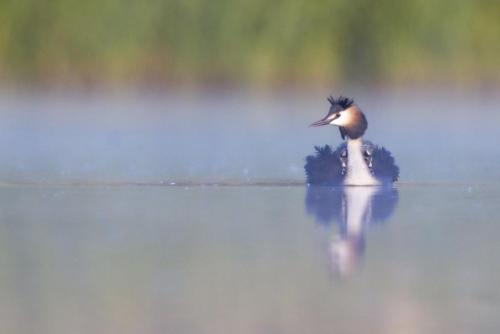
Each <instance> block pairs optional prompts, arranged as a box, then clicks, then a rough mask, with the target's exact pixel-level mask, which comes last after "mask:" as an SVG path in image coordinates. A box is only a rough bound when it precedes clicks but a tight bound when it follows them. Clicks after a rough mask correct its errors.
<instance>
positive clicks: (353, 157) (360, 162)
mask: <svg viewBox="0 0 500 334" xmlns="http://www.w3.org/2000/svg"><path fill="white" fill-rule="evenodd" d="M344 184H345V185H349V186H374V185H379V184H380V182H379V181H378V180H377V179H375V177H373V175H372V174H371V173H370V170H369V169H368V166H367V165H366V162H365V159H364V157H363V139H362V138H361V137H360V138H358V139H347V174H346V177H345V179H344Z"/></svg>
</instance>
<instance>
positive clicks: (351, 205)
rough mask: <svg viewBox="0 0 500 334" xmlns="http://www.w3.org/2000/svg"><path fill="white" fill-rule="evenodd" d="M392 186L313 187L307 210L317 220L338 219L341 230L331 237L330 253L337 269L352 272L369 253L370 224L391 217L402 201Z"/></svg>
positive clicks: (323, 222) (308, 194) (309, 190)
mask: <svg viewBox="0 0 500 334" xmlns="http://www.w3.org/2000/svg"><path fill="white" fill-rule="evenodd" d="M398 200H399V196H398V191H397V190H396V189H394V188H392V187H342V188H338V187H337V188H335V187H322V186H313V185H311V186H309V187H308V188H307V195H306V211H307V213H309V214H311V215H313V216H314V217H315V220H316V222H317V223H319V224H321V225H326V226H328V225H330V224H331V223H332V222H334V221H336V222H337V223H338V224H339V228H338V232H336V233H335V234H334V235H333V237H330V238H331V240H330V241H329V245H328V254H329V258H330V263H331V265H332V269H333V271H334V272H336V273H338V274H340V275H341V276H345V275H348V274H349V273H351V272H352V271H353V269H354V268H355V267H356V264H357V262H358V261H359V259H360V258H361V257H362V255H363V253H364V252H365V231H366V229H367V227H368V226H369V225H372V224H374V223H378V222H383V221H385V220H387V219H388V218H389V217H390V216H391V215H392V213H393V212H394V209H395V208H396V205H397V203H398Z"/></svg>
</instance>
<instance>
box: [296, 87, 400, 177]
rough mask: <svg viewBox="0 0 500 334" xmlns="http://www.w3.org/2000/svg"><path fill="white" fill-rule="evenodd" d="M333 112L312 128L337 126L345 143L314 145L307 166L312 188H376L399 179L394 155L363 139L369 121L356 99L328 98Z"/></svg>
mask: <svg viewBox="0 0 500 334" xmlns="http://www.w3.org/2000/svg"><path fill="white" fill-rule="evenodd" d="M327 101H328V102H329V103H330V109H329V111H328V113H327V114H326V116H325V117H323V118H322V119H320V120H319V121H316V122H314V123H312V124H311V125H310V126H311V127H319V126H324V125H335V126H337V127H338V128H339V131H340V137H341V138H342V140H343V142H342V143H341V144H340V145H339V146H338V147H337V148H336V149H332V147H331V146H330V145H325V146H315V147H314V149H315V153H314V154H312V155H309V156H307V157H306V164H305V166H304V169H305V172H306V177H307V184H309V185H333V186H337V185H344V186H376V185H392V183H393V182H395V181H397V180H398V178H399V167H398V166H397V165H396V163H395V161H394V157H393V156H392V154H391V152H389V151H388V150H387V149H385V148H384V147H382V146H378V145H375V144H373V143H372V142H370V141H368V140H364V139H363V135H364V134H365V132H366V129H367V128H368V121H367V119H366V116H365V114H364V113H363V111H361V109H360V107H359V106H358V105H357V104H355V103H354V100H353V99H351V98H348V97H344V96H339V97H337V98H334V97H333V96H330V97H328V98H327Z"/></svg>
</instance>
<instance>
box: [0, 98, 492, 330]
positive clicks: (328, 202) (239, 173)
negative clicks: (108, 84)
mask: <svg viewBox="0 0 500 334" xmlns="http://www.w3.org/2000/svg"><path fill="white" fill-rule="evenodd" d="M325 94H326V93H325ZM325 94H321V95H320V94H319V93H318V94H315V95H312V94H311V95H299V94H292V93H287V94H285V93H282V92H278V93H275V94H272V95H261V94H253V95H250V94H242V93H232V94H229V93H223V94H219V93H218V94H194V93H193V94H188V93H182V94H180V93H178V94H166V95H164V96H159V95H156V94H152V95H147V94H146V95H144V94H143V95H139V94H135V95H134V94H129V95H110V96H105V97H103V96H97V95H93V94H90V95H81V94H69V95H68V94H65V95H63V96H60V95H58V94H54V93H43V94H41V93H39V94H19V93H15V94H14V93H11V92H10V93H4V95H3V99H2V102H1V103H0V111H1V113H0V118H1V122H0V127H1V131H0V145H1V150H2V152H3V161H2V164H1V166H0V177H1V178H0V179H1V180H2V181H3V185H2V186H0V197H1V201H0V214H1V215H2V216H1V217H2V220H1V223H0V229H1V233H0V238H1V239H0V249H1V251H0V296H2V297H3V298H1V301H0V311H1V312H0V332H2V333H37V334H38V333H42V334H44V333H47V334H48V333H50V334H53V333H308V332H314V333H332V332H334V333H360V332H371V333H449V332H453V333H497V332H498V331H499V330H500V320H499V318H498V314H500V289H499V288H498V287H499V286H500V261H499V258H498V254H500V243H498V235H499V234H500V224H499V223H498V219H497V212H498V208H499V206H500V186H499V182H498V180H499V177H500V169H499V168H498V165H499V163H500V153H499V150H498V147H497V144H498V142H499V139H500V133H499V132H498V131H495V129H496V128H497V125H496V124H498V121H499V120H500V116H498V115H497V114H496V113H495V111H496V109H498V107H499V106H500V101H499V100H498V98H497V99H496V100H495V98H494V96H491V95H488V94H485V93H483V94H469V95H466V94H462V93H449V92H448V93H446V94H444V93H441V94H437V93H432V94H431V93H419V94H418V95H414V94H410V93H404V92H394V93H393V94H391V93H387V94H385V95H380V94H376V93H373V92H371V93H366V92H356V95H360V99H359V103H360V105H361V106H362V107H365V108H364V109H365V111H366V113H367V115H368V120H369V122H370V127H369V132H368V134H369V135H368V136H367V137H368V138H369V139H371V140H373V141H374V142H376V143H382V144H384V145H386V146H387V147H388V148H389V149H390V150H391V151H392V152H393V153H394V155H395V156H396V160H397V162H398V163H399V165H400V167H401V171H402V173H401V181H402V182H401V183H400V184H397V185H396V186H395V188H392V189H378V188H370V187H351V188H346V189H342V188H322V187H319V188H318V187H306V186H305V185H300V184H297V182H300V181H303V171H302V165H303V158H304V156H305V155H306V154H309V153H311V151H312V146H313V145H315V144H325V143H333V144H336V143H339V142H340V138H339V135H338V133H337V132H336V131H335V130H334V129H321V130H319V129H314V130H313V129H309V128H307V127H306V125H307V124H309V123H310V122H311V121H313V120H315V119H317V118H318V117H321V116H322V115H323V113H324V112H326V108H327V106H326V102H325V100H324V97H323V95H325ZM482 101H484V102H483V103H482V104H481V103H480V102H482ZM479 106H480V107H481V108H479ZM186 181H187V182H190V184H189V185H182V182H186ZM261 181H264V184H260V185H255V183H256V182H261ZM74 182H78V183H79V186H75V185H72V183H74ZM139 182H149V183H151V185H149V186H137V185H134V184H136V183H139ZM173 182H175V183H176V185H170V183H173ZM286 182H291V185H289V186H287V185H286V184H283V183H286ZM117 183H120V185H117ZM200 183H219V184H222V185H219V186H213V185H211V186H207V185H198V184H200ZM229 183H231V184H233V185H232V186H227V185H224V184H229ZM275 183H278V184H276V185H273V184H275Z"/></svg>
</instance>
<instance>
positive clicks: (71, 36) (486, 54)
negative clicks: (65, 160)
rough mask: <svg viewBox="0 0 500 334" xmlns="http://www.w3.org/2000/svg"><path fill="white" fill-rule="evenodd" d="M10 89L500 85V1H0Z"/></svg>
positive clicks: (1, 68) (2, 67)
mask: <svg viewBox="0 0 500 334" xmlns="http://www.w3.org/2000/svg"><path fill="white" fill-rule="evenodd" d="M0 75H1V78H2V79H1V80H2V81H21V82H26V81H27V82H35V83H37V82H60V83H76V84H81V83H87V84H88V83H91V84H92V83H99V82H110V83H117V82H127V83H143V84H144V83H146V84H149V83H152V84H157V83H166V84H179V83H188V84H189V83H200V82H201V83H209V82H210V83H212V82H218V83H233V82H239V83H250V84H257V85H262V84H264V85H266V84H297V83H324V82H328V83H330V82H340V81H343V80H344V81H345V80H347V81H349V82H350V83H355V84H360V83H364V82H388V83H399V82H410V83H412V82H417V83H424V82H425V83H427V82H429V81H438V82H441V81H444V82H458V83H465V84H469V83H472V84H477V83H484V82H488V83H489V82H499V81H500V2H499V1H496V0H483V1H472V0H441V1H430V0H409V1H393V0H378V1H373V0H337V1H328V0H316V1H310V0H287V1H282V0H278V1H269V0H212V1H208V0H150V1H127V0H120V1H118V0H99V1H97V0H87V1H81V0H45V1H43V0H15V1H14V0H0Z"/></svg>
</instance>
